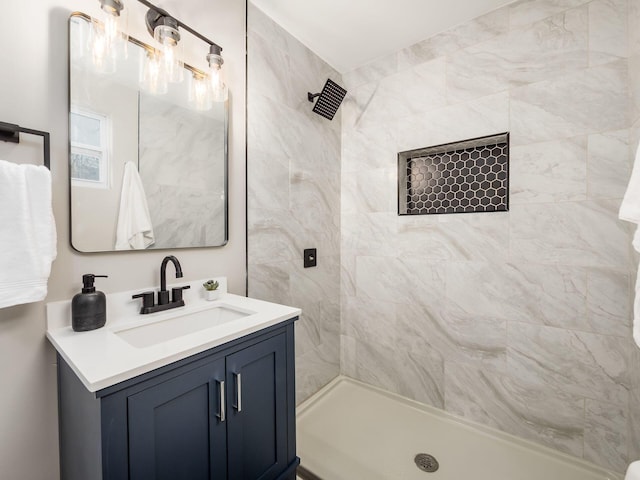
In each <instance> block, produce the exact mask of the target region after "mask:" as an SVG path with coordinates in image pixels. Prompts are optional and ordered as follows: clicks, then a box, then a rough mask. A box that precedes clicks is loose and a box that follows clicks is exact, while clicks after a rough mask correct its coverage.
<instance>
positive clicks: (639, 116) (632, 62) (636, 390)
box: [614, 0, 640, 460]
mask: <svg viewBox="0 0 640 480" xmlns="http://www.w3.org/2000/svg"><path fill="white" fill-rule="evenodd" d="M627 31H628V34H629V37H628V38H629V44H628V52H629V59H628V64H629V67H628V69H629V70H628V72H629V95H630V99H631V101H630V110H631V112H630V124H631V129H630V133H629V142H628V143H629V153H630V156H631V157H632V158H634V155H635V154H636V150H637V149H638V148H640V147H639V146H638V143H639V140H640V2H638V1H637V0H630V2H629V6H628V24H627ZM614 141H615V140H614ZM638 258H639V257H638V255H635V254H634V261H637V260H638ZM634 275H635V270H634ZM632 352H633V353H632V368H633V376H632V379H631V382H632V390H631V397H630V400H629V408H630V411H629V417H630V420H629V422H628V425H627V434H628V436H629V437H628V438H629V442H630V450H629V459H630V460H638V459H640V349H636V348H634V349H632Z"/></svg>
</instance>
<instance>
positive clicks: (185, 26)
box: [138, 0, 222, 52]
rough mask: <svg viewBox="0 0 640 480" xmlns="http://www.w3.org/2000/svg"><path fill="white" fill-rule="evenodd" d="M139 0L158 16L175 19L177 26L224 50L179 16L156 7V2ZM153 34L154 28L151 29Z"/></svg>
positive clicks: (148, 26)
mask: <svg viewBox="0 0 640 480" xmlns="http://www.w3.org/2000/svg"><path fill="white" fill-rule="evenodd" d="M138 2H140V3H141V4H143V5H144V6H146V7H149V8H150V9H151V10H153V11H154V12H156V13H157V14H158V17H165V18H168V19H171V20H173V21H175V24H176V26H178V27H180V28H184V29H185V30H186V31H187V32H189V33H190V34H191V35H193V36H194V37H197V38H199V39H200V40H202V41H203V42H205V43H208V44H209V45H211V46H213V47H216V49H219V51H220V52H222V47H221V46H220V45H218V44H217V43H215V42H214V41H212V40H209V39H208V38H207V37H205V36H204V35H202V34H201V33H199V32H197V31H195V30H194V29H193V28H191V27H190V26H189V25H187V24H185V23H183V22H181V21H180V20H178V19H177V18H175V17H174V16H172V15H171V14H170V13H168V12H167V11H166V10H163V9H162V8H160V7H156V6H155V5H154V4H152V3H151V2H148V1H147V0H138ZM147 18H148V15H147ZM147 28H150V25H149V23H148V22H147ZM151 35H153V30H152V31H151Z"/></svg>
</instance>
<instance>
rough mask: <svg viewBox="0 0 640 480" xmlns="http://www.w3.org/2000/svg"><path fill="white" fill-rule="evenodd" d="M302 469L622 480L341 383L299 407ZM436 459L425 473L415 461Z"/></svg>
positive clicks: (422, 477)
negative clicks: (422, 457)
mask: <svg viewBox="0 0 640 480" xmlns="http://www.w3.org/2000/svg"><path fill="white" fill-rule="evenodd" d="M297 449H298V455H299V456H300V459H301V465H302V466H303V467H304V468H305V469H307V470H308V471H309V472H311V473H312V474H314V475H315V476H317V477H319V478H320V479H322V480H354V479H357V480H364V479H366V480H430V479H432V480H622V475H618V474H615V473H612V472H608V471H605V470H602V469H599V468H598V467H596V466H595V465H593V464H590V463H588V462H584V461H581V460H579V459H577V458H575V457H572V456H569V455H564V454H562V453H558V452H556V451H554V450H551V449H549V448H546V447H542V446H540V445H537V444H535V443H533V442H529V441H526V440H522V439H519V438H517V437H514V436H512V435H508V434H505V433H503V432H500V431H498V430H495V429H492V428H488V427H484V426H481V425H478V424H475V423H472V422H468V421H466V420H464V419H461V418H459V417H455V416H453V415H450V414H447V413H446V412H444V411H442V410H439V409H436V408H433V407H429V406H426V405H423V404H420V403H418V402H414V401H411V400H409V399H406V398H404V397H400V396H398V395H394V394H391V393H388V392H385V391H383V390H380V389H377V388H374V387H371V386H368V385H365V384H363V383H360V382H357V381H354V380H351V379H349V378H346V377H338V378H337V379H336V380H334V381H333V382H331V383H330V384H329V385H327V386H326V387H325V388H323V389H322V390H321V391H320V392H318V393H317V394H316V395H314V396H313V397H311V398H310V399H309V400H307V401H306V402H304V403H303V404H302V405H300V406H299V407H298V413H297ZM420 453H427V454H429V455H432V456H433V457H435V459H436V460H437V462H438V464H439V468H438V469H437V471H435V472H425V471H422V470H420V469H419V468H418V467H417V466H416V464H415V463H414V458H415V456H416V455H417V454H420Z"/></svg>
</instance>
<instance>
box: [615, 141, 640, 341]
mask: <svg viewBox="0 0 640 480" xmlns="http://www.w3.org/2000/svg"><path fill="white" fill-rule="evenodd" d="M618 217H619V218H620V219H621V220H626V221H628V222H633V223H635V224H638V225H640V147H638V150H637V152H636V159H635V163H634V164H633V171H632V172H631V179H630V180H629V185H628V186H627V191H626V192H625V194H624V199H623V200H622V204H621V205H620V211H619V212H618ZM633 248H635V250H636V251H637V252H640V226H639V227H638V228H636V233H635V235H634V236H633ZM633 317H634V319H633V338H634V340H635V341H636V344H637V345H638V346H639V347H640V269H638V277H637V279H636V298H635V300H634V302H633Z"/></svg>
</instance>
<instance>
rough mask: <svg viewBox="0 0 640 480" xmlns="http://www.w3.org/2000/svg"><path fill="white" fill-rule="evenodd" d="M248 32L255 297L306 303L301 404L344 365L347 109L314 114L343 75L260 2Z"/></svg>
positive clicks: (299, 331) (300, 347) (299, 367)
mask: <svg viewBox="0 0 640 480" xmlns="http://www.w3.org/2000/svg"><path fill="white" fill-rule="evenodd" d="M248 36H249V37H248V49H249V52H250V53H249V55H248V59H249V60H248V61H249V64H248V75H249V78H248V85H247V87H248V108H249V115H248V122H249V124H248V138H247V152H248V159H249V160H248V168H247V172H248V186H247V195H248V199H247V200H248V201H247V203H248V212H247V217H248V219H247V221H248V264H249V265H248V268H249V271H248V278H249V295H250V296H252V297H256V298H261V299H264V300H268V301H273V302H279V303H284V304H287V305H293V306H297V307H300V308H302V311H303V314H302V317H301V319H300V321H298V322H297V323H296V362H297V363H296V390H297V392H296V394H297V395H296V400H297V402H298V403H299V402H301V401H303V400H305V399H306V398H307V397H308V396H310V395H311V394H313V393H315V392H316V391H317V390H318V389H319V388H320V387H322V386H323V385H325V384H326V383H328V382H329V381H330V380H331V379H333V378H334V377H335V376H336V375H338V374H339V372H340V358H339V356H340V115H337V116H336V117H335V118H334V119H333V121H329V120H327V119H325V118H323V117H320V116H319V115H317V114H315V113H313V112H312V111H311V109H312V108H313V105H312V104H311V103H309V101H308V100H307V92H309V91H310V92H312V93H316V92H319V91H320V90H321V89H322V86H323V85H324V83H325V81H326V80H327V78H331V79H332V80H334V81H335V82H337V83H339V84H341V83H342V80H341V78H340V76H339V75H338V74H337V73H336V72H335V71H334V70H333V69H332V68H331V67H329V66H328V65H327V64H326V63H324V62H323V61H322V60H320V59H319V58H318V57H317V56H316V55H315V54H313V53H312V52H311V51H310V50H308V49H307V48H306V47H304V46H303V45H302V44H301V43H300V42H299V41H297V40H296V39H295V38H293V37H292V36H291V35H290V34H289V33H287V32H286V31H284V30H282V29H281V28H280V27H279V26H278V25H277V24H275V23H274V22H273V21H272V20H271V19H269V18H268V17H267V16H266V15H264V14H263V13H262V12H261V11H260V10H258V9H257V8H256V7H254V6H253V5H251V4H249V11H248ZM305 248H317V249H318V266H317V267H314V268H306V269H305V268H303V259H302V252H303V250H304V249H305Z"/></svg>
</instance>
